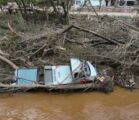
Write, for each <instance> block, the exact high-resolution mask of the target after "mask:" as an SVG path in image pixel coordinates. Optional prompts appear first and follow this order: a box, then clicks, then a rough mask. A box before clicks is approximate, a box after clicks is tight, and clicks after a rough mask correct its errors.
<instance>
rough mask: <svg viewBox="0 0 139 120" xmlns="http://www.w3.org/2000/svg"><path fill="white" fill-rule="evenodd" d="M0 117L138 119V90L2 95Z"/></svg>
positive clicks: (2, 119) (25, 119) (12, 119)
mask: <svg viewBox="0 0 139 120" xmlns="http://www.w3.org/2000/svg"><path fill="white" fill-rule="evenodd" d="M0 120H139V91H138V90H136V91H133V92H130V91H126V90H124V89H119V88H116V89H115V91H114V92H113V93H111V94H103V93H98V92H92V93H81V94H80V93H78V94H77V93H76V94H60V95H53V94H50V93H33V94H29V93H28V94H16V95H12V96H9V95H1V96H0Z"/></svg>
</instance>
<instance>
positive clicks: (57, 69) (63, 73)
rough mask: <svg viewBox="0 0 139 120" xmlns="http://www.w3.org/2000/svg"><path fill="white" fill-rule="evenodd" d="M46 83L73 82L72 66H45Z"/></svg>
mask: <svg viewBox="0 0 139 120" xmlns="http://www.w3.org/2000/svg"><path fill="white" fill-rule="evenodd" d="M44 76H45V77H44V79H45V84H46V85H58V84H68V83H71V82H72V75H71V70H70V66H64V65H59V66H45V73H44Z"/></svg>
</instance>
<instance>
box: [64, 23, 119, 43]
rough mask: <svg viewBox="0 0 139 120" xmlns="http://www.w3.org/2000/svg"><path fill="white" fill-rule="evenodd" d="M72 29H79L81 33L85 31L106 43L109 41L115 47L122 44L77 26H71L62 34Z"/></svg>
mask: <svg viewBox="0 0 139 120" xmlns="http://www.w3.org/2000/svg"><path fill="white" fill-rule="evenodd" d="M72 28H75V29H78V30H80V31H84V32H88V33H91V34H93V35H95V36H97V37H100V38H102V39H104V40H106V41H108V42H110V43H112V44H114V45H120V44H121V42H119V41H117V40H112V39H110V38H107V37H104V36H103V35H100V34H98V33H96V32H94V31H92V30H88V29H85V28H82V27H79V26H75V25H71V26H69V27H68V28H67V29H65V30H64V31H63V32H62V33H66V32H68V31H69V30H70V29H72Z"/></svg>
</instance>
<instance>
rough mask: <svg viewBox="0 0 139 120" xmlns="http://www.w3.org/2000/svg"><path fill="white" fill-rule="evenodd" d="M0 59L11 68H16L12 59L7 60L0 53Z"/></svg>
mask: <svg viewBox="0 0 139 120" xmlns="http://www.w3.org/2000/svg"><path fill="white" fill-rule="evenodd" d="M0 60H2V61H3V62H5V63H7V64H8V65H10V66H11V67H12V68H13V69H17V68H18V66H17V65H15V64H14V63H13V62H12V61H10V60H8V59H7V58H6V57H3V56H1V55H0Z"/></svg>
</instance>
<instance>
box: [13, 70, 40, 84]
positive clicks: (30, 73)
mask: <svg viewBox="0 0 139 120" xmlns="http://www.w3.org/2000/svg"><path fill="white" fill-rule="evenodd" d="M15 77H16V80H17V84H18V85H33V84H35V83H36V82H37V79H38V71H37V69H36V68H29V69H28V68H19V69H17V70H16V71H15Z"/></svg>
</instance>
